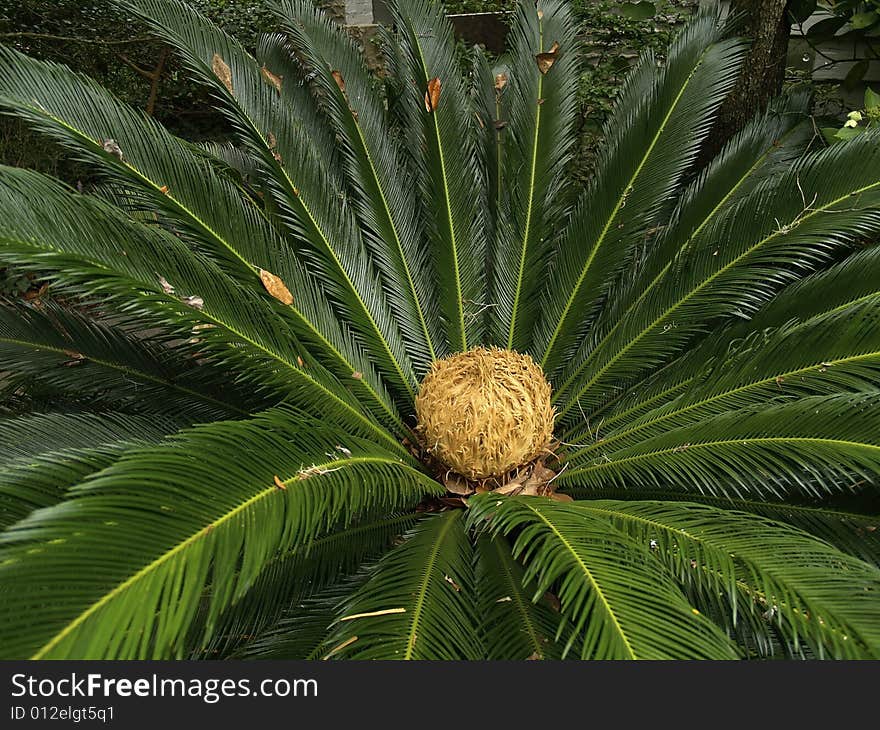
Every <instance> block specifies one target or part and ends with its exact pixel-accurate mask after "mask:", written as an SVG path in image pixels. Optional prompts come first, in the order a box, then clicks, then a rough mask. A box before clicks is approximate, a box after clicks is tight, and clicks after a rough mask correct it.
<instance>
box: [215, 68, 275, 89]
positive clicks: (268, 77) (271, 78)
mask: <svg viewBox="0 0 880 730" xmlns="http://www.w3.org/2000/svg"><path fill="white" fill-rule="evenodd" d="M215 73H216V71H215ZM260 76H262V77H263V79H264V80H265V81H268V82H269V83H270V84H271V85H272V86H274V87H275V91H277V92H278V93H279V94H280V93H281V82H282V81H283V80H284V77H283V76H276V75H275V74H273V73H272V72H271V71H270V70H269V69H268V68H266V67H265V66H263V67H262V68H261V69H260ZM229 90H230V91H232V89H229Z"/></svg>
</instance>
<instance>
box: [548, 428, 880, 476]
mask: <svg viewBox="0 0 880 730" xmlns="http://www.w3.org/2000/svg"><path fill="white" fill-rule="evenodd" d="M768 443H773V444H776V443H781V444H787V443H814V444H831V445H834V446H839V447H844V448H845V447H856V448H860V449H868V450H871V451H876V452H878V455H880V446H878V445H876V444H870V443H864V442H861V441H846V440H844V439H831V438H823V437H820V436H756V437H750V436H747V437H740V438H731V439H720V440H716V441H703V442H700V443H695V444H689V445H688V446H687V450H688V451H694V450H697V449H707V448H712V447H715V446H726V445H728V444H736V445H739V446H745V445H762V444H768ZM681 450H682V449H681V445H680V444H679V445H676V446H670V447H669V448H666V449H656V450H654V451H648V452H646V453H643V454H635V455H633V456H628V457H626V458H623V459H617V460H616V461H610V462H608V461H603V462H602V463H601V464H594V465H593V466H587V467H581V468H579V469H573V470H572V471H570V472H568V474H567V475H566V476H565V477H562V478H565V479H566V481H569V480H571V479H572V478H574V477H576V476H578V475H579V474H587V473H589V472H596V471H601V470H602V469H605V468H610V467H617V466H620V465H621V464H629V463H633V462H636V461H643V460H645V459H652V458H655V457H658V456H665V455H667V454H672V453H677V452H678V451H681Z"/></svg>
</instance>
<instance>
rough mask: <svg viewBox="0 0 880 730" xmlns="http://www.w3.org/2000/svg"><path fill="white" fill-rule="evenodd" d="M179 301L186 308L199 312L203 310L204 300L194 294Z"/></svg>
mask: <svg viewBox="0 0 880 730" xmlns="http://www.w3.org/2000/svg"><path fill="white" fill-rule="evenodd" d="M181 301H182V302H183V303H184V304H186V306H188V307H192V308H193V309H198V310H199V311H201V310H202V309H204V308H205V300H204V299H202V298H201V297H199V296H196V295H195V294H193V295H192V296H188V297H184V298H183V299H182V300H181Z"/></svg>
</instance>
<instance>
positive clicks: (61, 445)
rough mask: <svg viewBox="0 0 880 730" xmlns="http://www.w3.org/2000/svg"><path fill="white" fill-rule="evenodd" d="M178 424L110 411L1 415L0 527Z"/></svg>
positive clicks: (55, 498) (59, 496) (53, 499)
mask: <svg viewBox="0 0 880 730" xmlns="http://www.w3.org/2000/svg"><path fill="white" fill-rule="evenodd" d="M180 426H181V423H179V422H175V421H174V420H172V419H169V418H167V417H157V416H155V415H150V416H138V415H130V414H125V413H112V412H111V413H77V412H72V413H32V414H29V415H26V416H17V417H13V418H3V419H0V459H2V463H0V529H6V528H7V527H9V526H10V525H13V524H15V523H16V522H18V521H19V520H21V519H24V518H25V517H27V516H28V515H29V514H30V513H31V512H33V511H34V510H36V509H40V508H42V507H49V506H51V505H53V504H56V503H58V502H60V501H61V500H62V499H63V498H64V495H65V493H66V491H67V490H68V489H69V488H70V487H72V486H73V485H75V484H77V483H79V482H80V481H82V480H83V479H84V478H85V477H86V476H88V475H90V474H93V473H95V472H97V471H100V470H101V469H103V468H104V467H106V466H109V465H110V464H112V463H113V462H114V461H116V460H117V459H118V458H119V457H120V456H121V455H122V454H123V453H125V452H126V451H129V450H131V449H134V448H137V447H139V446H145V445H148V444H152V443H157V442H159V441H161V440H162V438H164V437H165V436H166V435H167V434H170V433H174V432H175V431H176V430H178V429H179V428H180Z"/></svg>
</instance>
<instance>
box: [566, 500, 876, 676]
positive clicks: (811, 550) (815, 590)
mask: <svg viewBox="0 0 880 730" xmlns="http://www.w3.org/2000/svg"><path fill="white" fill-rule="evenodd" d="M576 508H577V509H579V510H581V511H582V512H589V513H595V514H599V515H603V516H606V517H608V518H610V519H611V521H612V523H613V524H614V525H615V526H616V527H617V528H618V529H620V530H624V531H625V532H626V533H627V534H629V535H630V536H631V537H633V539H636V540H639V541H641V542H643V543H645V542H648V541H650V540H654V544H655V545H656V546H657V547H656V548H655V552H656V553H657V554H658V556H659V557H660V560H661V561H664V562H667V563H668V564H669V566H670V568H671V569H672V570H674V571H676V572H677V573H679V574H680V575H688V576H689V580H694V581H697V582H701V583H704V584H706V588H707V589H712V590H717V591H719V592H720V593H723V594H726V596H727V599H728V600H730V601H731V602H732V603H733V606H734V612H735V613H734V616H736V612H737V611H738V612H742V613H745V612H759V613H761V614H766V616H765V618H766V620H768V621H770V622H772V623H774V624H775V626H776V627H777V628H778V629H779V630H781V631H782V632H783V635H784V636H786V637H787V638H788V640H789V641H790V642H791V643H792V645H793V646H794V647H797V646H798V644H799V643H800V642H805V643H806V644H807V645H808V646H809V647H810V648H811V649H812V650H813V651H814V652H816V653H817V654H818V655H819V656H822V655H823V654H824V653H825V652H828V653H830V654H831V656H833V657H835V658H850V659H851V658H876V657H877V656H878V655H880V631H878V627H880V622H878V618H880V616H878V611H880V604H878V602H877V598H876V594H877V591H878V590H880V569H878V568H876V567H874V566H870V565H868V564H866V563H863V562H862V561H860V560H857V559H855V558H852V557H850V556H848V555H845V554H844V553H842V552H840V551H839V550H837V549H835V548H833V547H831V546H830V545H828V544H827V543H824V542H822V541H820V540H817V539H816V538H814V537H812V536H810V535H808V534H807V533H805V532H802V531H801V530H797V529H795V528H792V527H788V526H784V525H781V524H780V523H777V522H773V521H770V520H767V519H765V518H761V517H758V516H756V515H751V514H745V513H742V512H736V511H733V510H722V509H718V508H716V507H711V506H709V505H696V504H691V503H684V502H673V503H668V502H610V501H598V500H597V501H595V502H593V501H591V502H579V503H577V507H576ZM694 563H696V567H694ZM738 584H739V585H742V586H743V587H744V588H745V589H747V590H746V591H745V592H746V594H747V595H748V596H749V598H750V599H751V601H750V603H746V602H744V601H743V596H742V595H740V594H738V591H737V586H738Z"/></svg>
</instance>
